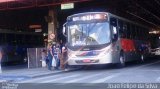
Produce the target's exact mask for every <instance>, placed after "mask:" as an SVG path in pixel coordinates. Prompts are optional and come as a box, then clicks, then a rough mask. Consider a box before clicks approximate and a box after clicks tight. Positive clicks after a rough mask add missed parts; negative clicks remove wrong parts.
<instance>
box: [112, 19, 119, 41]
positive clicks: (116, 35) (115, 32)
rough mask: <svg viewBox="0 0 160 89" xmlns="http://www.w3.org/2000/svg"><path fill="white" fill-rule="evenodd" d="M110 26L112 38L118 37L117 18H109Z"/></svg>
mask: <svg viewBox="0 0 160 89" xmlns="http://www.w3.org/2000/svg"><path fill="white" fill-rule="evenodd" d="M110 26H111V31H112V34H113V35H112V39H113V40H114V41H115V40H117V38H118V31H117V19H115V18H110Z"/></svg>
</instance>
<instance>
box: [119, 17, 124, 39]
mask: <svg viewBox="0 0 160 89" xmlns="http://www.w3.org/2000/svg"><path fill="white" fill-rule="evenodd" d="M118 25H119V26H118V28H119V36H120V38H124V31H123V22H122V21H121V20H118Z"/></svg>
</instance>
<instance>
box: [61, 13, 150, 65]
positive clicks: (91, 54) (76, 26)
mask: <svg viewBox="0 0 160 89" xmlns="http://www.w3.org/2000/svg"><path fill="white" fill-rule="evenodd" d="M63 33H64V35H65V36H66V38H67V49H68V65H71V66H78V65H97V64H98V65H99V64H100V65H101V64H108V63H117V64H118V65H120V66H121V67H124V66H125V63H126V62H128V61H132V60H141V61H144V58H145V57H146V56H147V54H148V51H149V46H150V45H149V41H148V35H149V28H147V27H144V26H142V25H140V24H136V23H135V22H132V21H129V20H127V19H124V18H121V17H119V16H116V15H113V14H111V13H108V12H86V13H79V14H74V15H71V16H68V18H67V22H66V23H65V24H64V26H63Z"/></svg>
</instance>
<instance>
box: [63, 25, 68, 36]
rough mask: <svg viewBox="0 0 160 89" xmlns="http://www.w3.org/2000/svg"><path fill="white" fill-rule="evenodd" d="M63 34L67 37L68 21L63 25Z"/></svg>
mask: <svg viewBox="0 0 160 89" xmlns="http://www.w3.org/2000/svg"><path fill="white" fill-rule="evenodd" d="M63 35H64V36H65V37H67V34H66V23H65V24H64V25H63Z"/></svg>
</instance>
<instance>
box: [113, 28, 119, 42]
mask: <svg viewBox="0 0 160 89" xmlns="http://www.w3.org/2000/svg"><path fill="white" fill-rule="evenodd" d="M112 33H113V36H112V40H113V41H116V40H117V39H118V32H117V28H116V27H114V26H113V29H112Z"/></svg>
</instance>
